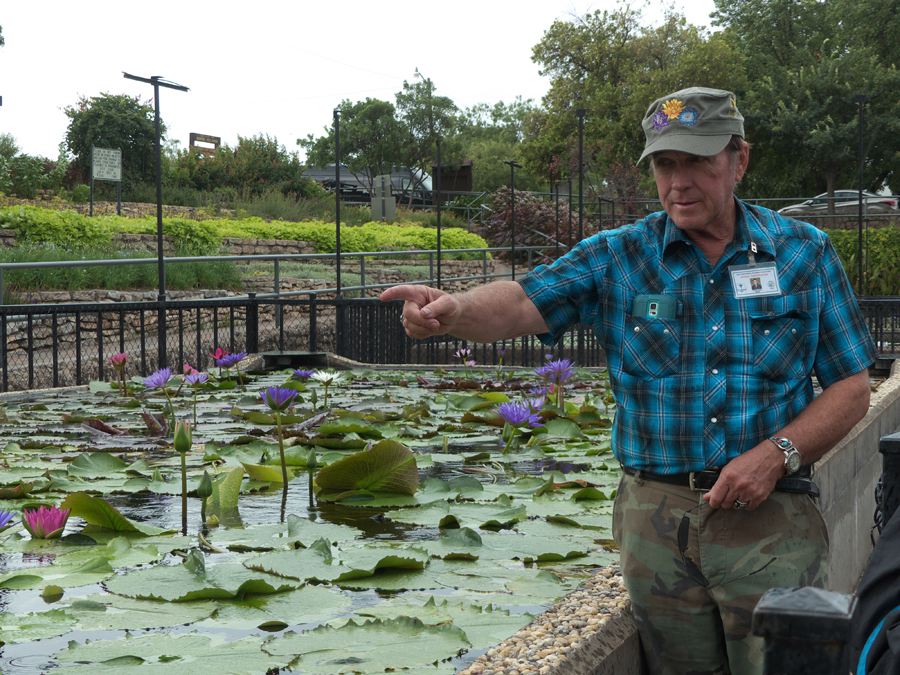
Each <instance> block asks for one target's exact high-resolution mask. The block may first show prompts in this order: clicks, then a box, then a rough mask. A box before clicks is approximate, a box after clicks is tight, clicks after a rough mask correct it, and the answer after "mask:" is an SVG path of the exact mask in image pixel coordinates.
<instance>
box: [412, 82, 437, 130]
mask: <svg viewBox="0 0 900 675" xmlns="http://www.w3.org/2000/svg"><path fill="white" fill-rule="evenodd" d="M413 79H414V80H422V82H424V83H425V91H426V93H427V94H428V140H429V141H430V140H431V139H432V138H433V137H434V107H433V106H432V103H431V80H430V79H429V78H427V77H425V76H424V75H423V74H422V73H420V72H419V69H418V68H416V72H414V73H413Z"/></svg>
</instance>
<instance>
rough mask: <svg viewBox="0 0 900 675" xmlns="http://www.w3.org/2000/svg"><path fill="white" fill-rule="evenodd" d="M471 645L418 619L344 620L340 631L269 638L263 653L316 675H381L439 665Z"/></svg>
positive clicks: (453, 631)
mask: <svg viewBox="0 0 900 675" xmlns="http://www.w3.org/2000/svg"><path fill="white" fill-rule="evenodd" d="M469 646H470V643H469V641H468V640H467V639H466V635H465V633H464V632H463V631H462V630H461V629H459V628H457V627H456V626H452V625H448V624H445V625H442V626H429V625H427V624H425V623H423V622H422V621H419V620H418V619H413V618H410V617H406V616H401V617H398V618H396V619H388V620H384V621H383V620H380V619H373V620H370V621H366V622H364V623H356V622H354V621H352V620H351V621H349V622H348V623H347V624H346V625H344V626H343V627H341V628H332V627H331V626H322V627H320V628H316V629H315V630H311V631H309V632H306V633H300V634H297V633H287V634H286V635H285V636H284V637H279V638H272V639H270V640H269V641H267V642H266V644H265V645H264V647H263V648H264V649H265V651H266V652H267V653H269V654H272V655H273V656H291V655H294V654H299V655H300V656H299V658H298V660H297V661H296V663H295V664H294V665H293V666H292V668H295V669H296V670H298V671H300V672H309V673H316V674H318V675H332V674H334V675H338V674H339V673H345V672H348V670H352V672H354V673H383V672H384V671H385V670H393V669H403V668H409V667H413V666H418V665H422V664H425V663H433V662H435V661H442V660H444V659H449V658H451V657H452V656H455V655H456V654H457V653H458V652H459V651H460V650H461V649H467V648H468V647H469Z"/></svg>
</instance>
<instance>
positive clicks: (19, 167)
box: [8, 155, 50, 199]
mask: <svg viewBox="0 0 900 675" xmlns="http://www.w3.org/2000/svg"><path fill="white" fill-rule="evenodd" d="M47 164H48V162H47V160H46V159H44V158H43V157H35V156H33V155H16V156H15V157H13V158H12V159H11V160H9V165H8V166H9V181H10V183H11V190H12V192H13V193H14V194H17V195H19V197H22V198H23V199H34V198H35V197H37V191H38V190H41V189H43V188H44V186H46V185H49V184H50V178H49V177H48V175H47Z"/></svg>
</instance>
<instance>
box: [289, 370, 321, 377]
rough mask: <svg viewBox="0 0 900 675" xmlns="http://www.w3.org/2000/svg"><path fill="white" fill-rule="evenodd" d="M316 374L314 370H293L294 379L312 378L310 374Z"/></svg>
mask: <svg viewBox="0 0 900 675" xmlns="http://www.w3.org/2000/svg"><path fill="white" fill-rule="evenodd" d="M314 372H316V371H314V370H299V369H298V370H295V371H294V377H302V378H304V379H306V378H309V377H312V374H313V373H314Z"/></svg>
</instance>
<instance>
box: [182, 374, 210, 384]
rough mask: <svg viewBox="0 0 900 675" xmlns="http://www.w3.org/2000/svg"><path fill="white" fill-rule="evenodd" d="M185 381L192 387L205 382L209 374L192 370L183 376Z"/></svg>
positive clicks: (207, 380)
mask: <svg viewBox="0 0 900 675" xmlns="http://www.w3.org/2000/svg"><path fill="white" fill-rule="evenodd" d="M184 379H185V382H187V383H188V384H189V385H191V386H192V387H197V386H199V385H201V384H206V383H207V382H209V375H207V374H206V373H197V372H193V373H191V374H189V375H185V376H184Z"/></svg>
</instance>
